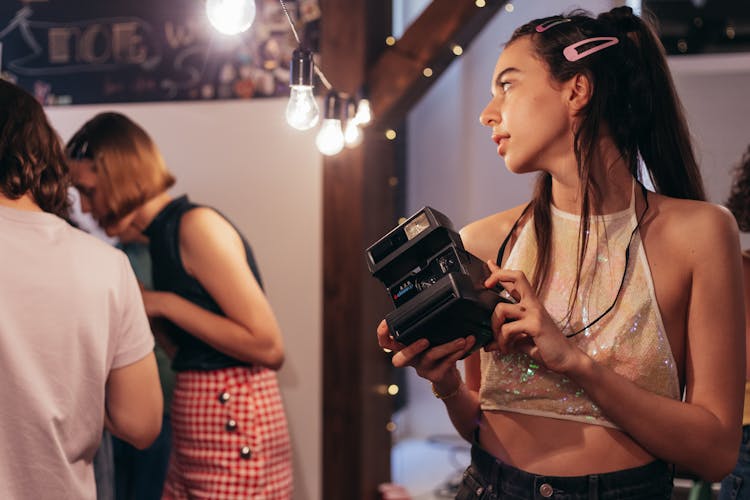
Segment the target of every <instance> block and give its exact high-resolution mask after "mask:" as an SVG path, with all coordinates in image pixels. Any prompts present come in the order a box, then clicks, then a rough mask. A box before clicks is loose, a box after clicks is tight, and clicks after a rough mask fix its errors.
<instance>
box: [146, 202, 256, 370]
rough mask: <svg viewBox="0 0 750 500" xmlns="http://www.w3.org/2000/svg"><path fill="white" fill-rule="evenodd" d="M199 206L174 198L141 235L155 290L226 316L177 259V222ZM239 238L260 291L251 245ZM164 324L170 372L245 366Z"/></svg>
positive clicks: (178, 257)
mask: <svg viewBox="0 0 750 500" xmlns="http://www.w3.org/2000/svg"><path fill="white" fill-rule="evenodd" d="M199 206H201V205H196V204H194V203H192V202H191V201H190V200H189V199H188V197H187V196H181V197H179V198H176V199H174V200H172V201H171V202H169V204H168V205H167V206H165V207H164V208H163V209H162V211H161V212H159V214H158V215H157V216H156V217H154V219H153V220H152V221H151V224H149V225H148V227H147V228H146V229H145V230H144V231H143V234H144V235H146V236H147V237H148V239H149V251H150V253H151V261H152V269H153V278H154V289H155V290H158V291H164V292H172V293H175V294H177V295H179V296H180V297H182V298H184V299H186V300H189V301H190V302H192V303H194V304H196V305H198V306H200V307H202V308H204V309H207V310H209V311H211V312H213V313H216V314H220V315H222V316H226V315H225V314H224V313H223V312H222V310H221V308H220V307H219V305H218V304H217V303H216V301H214V299H213V298H211V296H210V295H209V294H208V292H207V291H206V289H205V288H203V286H202V285H201V284H200V283H199V282H198V280H196V279H195V278H193V277H192V276H190V275H189V274H188V273H187V272H186V271H185V268H184V267H183V265H182V259H181V258H180V220H181V219H182V216H183V215H184V214H185V213H186V212H188V211H189V210H192V209H193V208H197V207H199ZM230 223H231V222H230ZM235 229H237V228H236V227H235ZM237 232H238V233H239V231H237ZM240 238H241V239H242V244H243V245H244V246H245V255H246V256H247V263H248V265H249V266H250V270H251V271H252V273H253V275H255V279H256V280H258V284H260V286H261V287H263V283H262V282H261V279H260V273H259V272H258V267H257V265H256V263H255V259H254V258H253V252H252V250H251V249H250V245H249V244H248V243H247V240H245V237H244V236H242V234H240ZM167 323H169V326H170V330H169V334H170V337H171V338H172V340H173V341H174V342H175V343H176V344H177V353H176V355H175V357H174V360H173V361H172V368H173V369H174V370H175V371H185V370H216V369H219V368H228V367H231V366H245V365H247V363H245V362H243V361H240V360H238V359H235V358H233V357H231V356H228V355H226V354H224V353H222V352H219V351H217V350H216V349H214V348H213V347H211V346H210V345H208V344H206V343H205V342H203V341H202V340H200V339H198V338H197V337H194V336H193V335H191V334H190V333H188V332H186V331H185V330H183V329H182V328H180V327H178V326H177V325H175V324H173V323H171V322H167Z"/></svg>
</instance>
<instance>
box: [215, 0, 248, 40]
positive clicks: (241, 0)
mask: <svg viewBox="0 0 750 500" xmlns="http://www.w3.org/2000/svg"><path fill="white" fill-rule="evenodd" d="M206 15H207V16H208V20H209V21H210V22H211V25H212V26H213V27H214V28H216V29H217V30H218V31H219V32H221V33H224V34H225V35H236V34H238V33H242V32H243V31H247V29H248V28H249V27H250V25H251V24H253V21H254V20H255V0H206Z"/></svg>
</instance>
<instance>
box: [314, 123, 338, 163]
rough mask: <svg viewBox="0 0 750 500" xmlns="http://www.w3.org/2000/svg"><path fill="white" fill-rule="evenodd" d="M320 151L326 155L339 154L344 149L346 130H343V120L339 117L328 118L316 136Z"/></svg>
mask: <svg viewBox="0 0 750 500" xmlns="http://www.w3.org/2000/svg"><path fill="white" fill-rule="evenodd" d="M315 145H316V146H318V151H320V152H321V153H323V154H324V155H326V156H333V155H336V154H339V153H340V152H341V150H342V149H344V132H343V131H342V130H341V120H339V119H338V118H326V119H324V120H323V125H321V127H320V132H318V136H317V137H316V138H315Z"/></svg>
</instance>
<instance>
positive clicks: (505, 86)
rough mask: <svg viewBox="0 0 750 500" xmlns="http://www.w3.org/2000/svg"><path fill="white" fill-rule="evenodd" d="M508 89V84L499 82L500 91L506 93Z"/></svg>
mask: <svg viewBox="0 0 750 500" xmlns="http://www.w3.org/2000/svg"><path fill="white" fill-rule="evenodd" d="M509 88H510V82H500V90H502V91H503V92H507V91H508V89H509Z"/></svg>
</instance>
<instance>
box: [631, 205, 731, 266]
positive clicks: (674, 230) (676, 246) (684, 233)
mask: <svg viewBox="0 0 750 500" xmlns="http://www.w3.org/2000/svg"><path fill="white" fill-rule="evenodd" d="M649 206H650V207H649V214H648V215H647V218H646V225H647V228H648V229H647V234H648V235H649V237H650V238H652V239H654V240H657V241H658V242H660V243H662V244H664V245H669V246H670V248H671V249H672V251H674V252H676V253H678V254H682V255H684V256H686V257H693V258H704V257H706V256H708V255H710V254H709V252H712V251H716V250H718V249H719V248H720V247H721V248H724V249H727V250H729V251H736V249H737V245H738V244H739V243H738V242H739V230H738V228H737V223H736V221H735V219H734V217H733V216H732V214H731V212H730V211H729V210H728V209H726V208H725V207H722V206H721V205H717V204H714V203H709V202H705V201H698V200H684V199H678V198H671V197H668V196H663V195H660V194H656V193H649Z"/></svg>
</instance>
